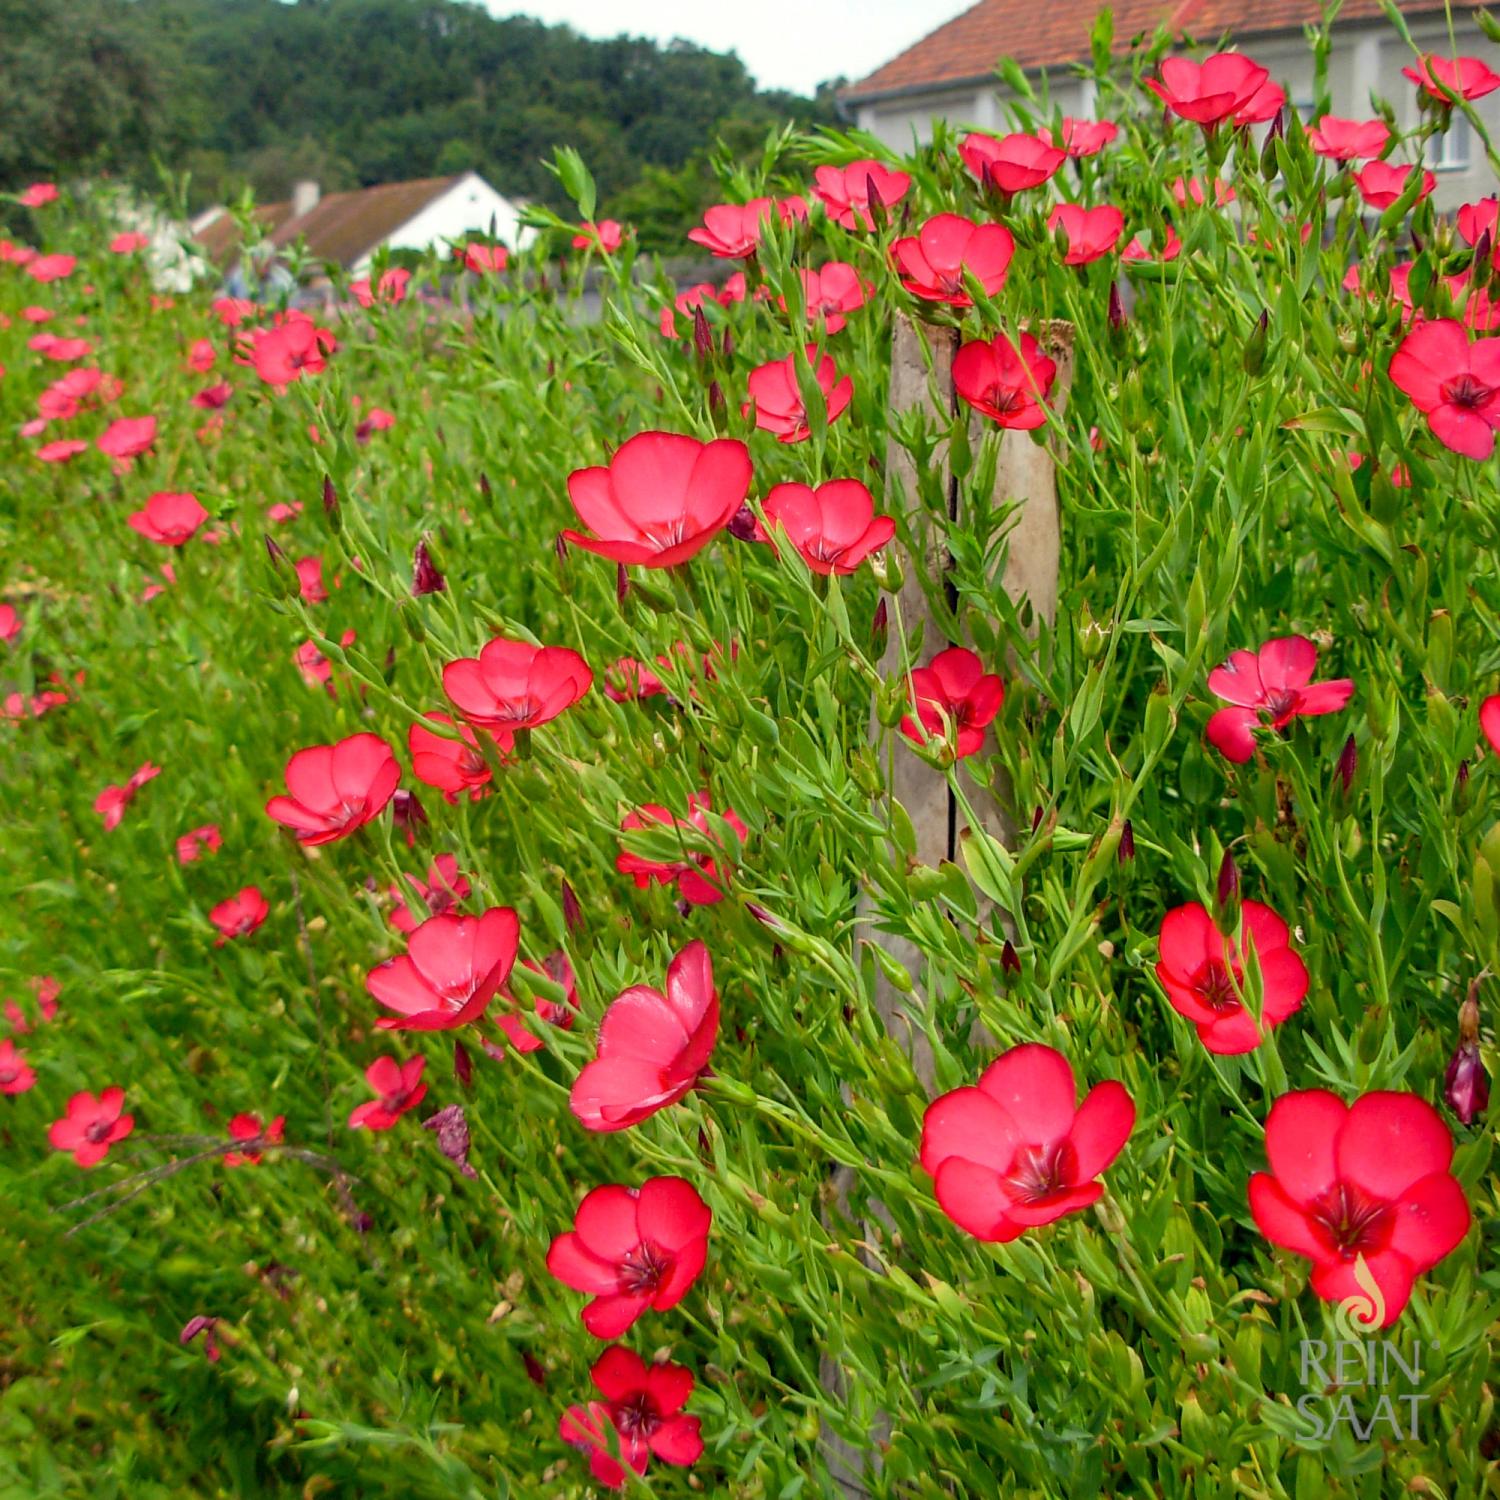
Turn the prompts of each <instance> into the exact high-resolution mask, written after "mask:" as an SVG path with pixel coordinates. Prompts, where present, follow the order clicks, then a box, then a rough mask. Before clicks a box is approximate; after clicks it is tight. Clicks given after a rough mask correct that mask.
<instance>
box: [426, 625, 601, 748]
mask: <svg viewBox="0 0 1500 1500" xmlns="http://www.w3.org/2000/svg"><path fill="white" fill-rule="evenodd" d="M593 682H594V674H593V673H592V672H591V671H590V670H589V665H588V663H587V662H586V661H584V659H583V658H582V657H581V656H580V655H579V654H578V653H577V652H576V651H570V650H569V649H568V648H567V647H566V646H533V645H532V644H531V643H530V642H529V641H508V640H504V639H497V640H493V641H491V642H490V643H489V644H488V645H487V646H485V648H484V649H483V650H482V651H481V652H480V653H479V655H478V657H477V658H475V657H472V656H462V657H460V658H459V659H458V660H457V661H450V662H449V663H448V665H447V666H446V667H444V668H443V691H444V692H445V693H447V695H448V696H449V698H451V699H452V700H453V702H454V704H455V705H456V706H457V708H458V711H459V712H460V713H461V714H462V715H463V716H464V717H465V718H466V719H467V720H468V721H469V722H470V723H471V724H473V725H474V726H476V728H480V729H495V730H503V731H508V732H509V733H512V734H513V733H515V731H516V730H519V729H535V728H537V727H538V725H541V724H545V723H547V722H548V721H549V720H551V719H555V718H556V717H557V716H558V715H559V714H560V713H562V711H563V710H564V709H566V708H571V707H572V706H573V704H575V703H576V702H577V701H578V700H579V699H580V698H581V697H583V695H584V694H585V693H586V692H588V690H589V688H590V687H592V686H593Z"/></svg>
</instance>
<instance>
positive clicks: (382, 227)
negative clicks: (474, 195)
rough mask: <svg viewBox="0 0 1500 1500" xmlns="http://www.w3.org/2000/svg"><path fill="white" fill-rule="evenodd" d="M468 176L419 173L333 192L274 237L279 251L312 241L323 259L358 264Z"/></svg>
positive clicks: (274, 242)
mask: <svg viewBox="0 0 1500 1500" xmlns="http://www.w3.org/2000/svg"><path fill="white" fill-rule="evenodd" d="M466 175H467V173H464V172H457V173H455V174H454V175H453V176H451V177H419V178H417V179H416V180H415V181H413V182H386V183H382V184H381V185H380V186H379V187H369V188H360V189H359V190H358V191H357V192H353V193H330V194H329V195H328V196H327V197H326V198H322V199H320V200H319V201H318V204H317V206H316V207H315V208H314V209H313V210H312V211H311V212H310V213H305V214H303V215H302V217H301V218H300V219H288V220H287V222H286V223H284V224H282V225H281V226H280V227H279V228H278V229H277V230H276V231H275V233H273V234H272V236H271V243H272V244H273V245H275V246H276V247H277V248H278V249H280V248H281V247H282V246H285V245H291V244H295V243H296V242H297V241H298V240H299V239H304V238H305V239H306V240H307V248H308V249H309V250H310V251H311V252H312V253H313V254H314V255H316V256H317V257H318V258H319V259H321V260H334V261H337V262H338V263H339V264H340V265H341V266H344V267H346V268H347V267H349V266H352V265H353V264H354V263H355V262H356V261H358V260H359V259H360V258H361V257H363V256H365V255H368V254H369V253H370V251H372V250H373V249H374V248H375V247H376V246H377V245H379V244H381V243H382V242H383V241H384V240H386V239H388V238H389V237H390V236H391V235H393V234H394V233H395V232H396V231H397V230H398V229H399V228H400V227H401V226H402V225H403V224H405V223H406V222H407V221H408V220H409V219H414V218H416V216H417V215H418V214H419V213H421V212H422V210H423V209H424V208H426V207H427V205H428V204H429V203H432V202H434V201H435V200H436V199H438V198H441V197H442V196H443V194H444V193H446V192H447V191H448V189H449V188H451V187H452V186H453V184H454V183H456V182H459V181H462V179H463V178H464V177H465V176H466Z"/></svg>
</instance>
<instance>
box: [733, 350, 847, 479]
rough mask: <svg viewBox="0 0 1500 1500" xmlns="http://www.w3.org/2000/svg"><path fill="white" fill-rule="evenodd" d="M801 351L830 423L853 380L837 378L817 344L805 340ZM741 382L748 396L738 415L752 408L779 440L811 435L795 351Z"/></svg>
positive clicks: (759, 421) (842, 405)
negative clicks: (805, 356)
mask: <svg viewBox="0 0 1500 1500" xmlns="http://www.w3.org/2000/svg"><path fill="white" fill-rule="evenodd" d="M805 353H806V355H807V359H808V363H809V364H810V365H811V366H812V373H813V379H814V381H816V383H817V386H818V389H819V390H820V391H822V393H823V401H824V404H825V406H826V408H827V412H828V421H829V423H830V424H832V423H833V422H836V421H837V420H838V418H839V417H840V416H842V415H843V412H844V409H845V408H846V407H847V406H848V405H849V402H850V401H851V400H852V399H853V396H854V382H853V380H851V379H850V378H849V376H847V375H845V376H844V378H843V379H842V380H840V379H839V372H838V367H837V366H836V365H835V364H834V362H833V356H832V355H831V354H820V353H819V351H818V348H817V345H815V344H808V345H807V346H806V347H805ZM745 386H746V389H747V390H748V392H749V394H750V399H749V400H748V401H747V402H745V404H744V405H743V406H742V407H741V408H740V412H741V415H743V416H748V415H749V414H750V412H751V411H752V410H753V411H754V412H755V425H756V426H757V427H758V428H760V430H761V431H762V432H773V433H775V434H776V438H777V440H778V441H779V442H783V443H800V442H802V441H804V440H805V439H806V438H809V437H811V436H812V427H811V425H810V423H809V420H808V415H807V408H806V406H804V405H803V402H802V387H801V386H800V385H799V384H798V383H797V356H796V355H795V354H788V355H787V357H786V358H785V359H773V360H770V361H769V362H768V363H766V364H763V365H760V366H758V367H757V368H756V369H754V370H752V371H751V372H750V377H749V379H748V380H747V381H746V382H745ZM736 508H738V507H736Z"/></svg>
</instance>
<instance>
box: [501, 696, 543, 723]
mask: <svg viewBox="0 0 1500 1500" xmlns="http://www.w3.org/2000/svg"><path fill="white" fill-rule="evenodd" d="M538 706H539V705H538V704H537V701H536V699H535V698H533V697H531V696H530V695H529V694H528V695H527V696H526V697H524V698H508V699H506V700H505V701H504V702H503V703H497V704H496V705H495V711H494V715H493V717H494V718H496V719H498V720H499V721H500V722H501V723H502V724H519V723H521V722H522V721H523V720H526V719H529V718H531V717H532V716H533V715H535V714H536V712H537V710H538Z"/></svg>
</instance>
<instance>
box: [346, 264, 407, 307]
mask: <svg viewBox="0 0 1500 1500" xmlns="http://www.w3.org/2000/svg"><path fill="white" fill-rule="evenodd" d="M410 280H411V272H410V271H408V270H407V269H406V268H405V267H404V266H396V267H393V268H392V269H391V270H389V271H386V272H385V273H384V274H382V276H381V278H380V280H379V281H377V282H376V283H375V284H374V286H373V287H372V286H371V285H370V278H369V277H368V276H364V277H361V278H360V280H358V281H351V282H350V283H349V290H350V291H351V292H352V293H353V294H354V300H355V301H356V302H358V303H359V305H360V306H361V307H374V306H375V304H376V303H377V302H404V301H405V300H406V284H407V282H409V281H410Z"/></svg>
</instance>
